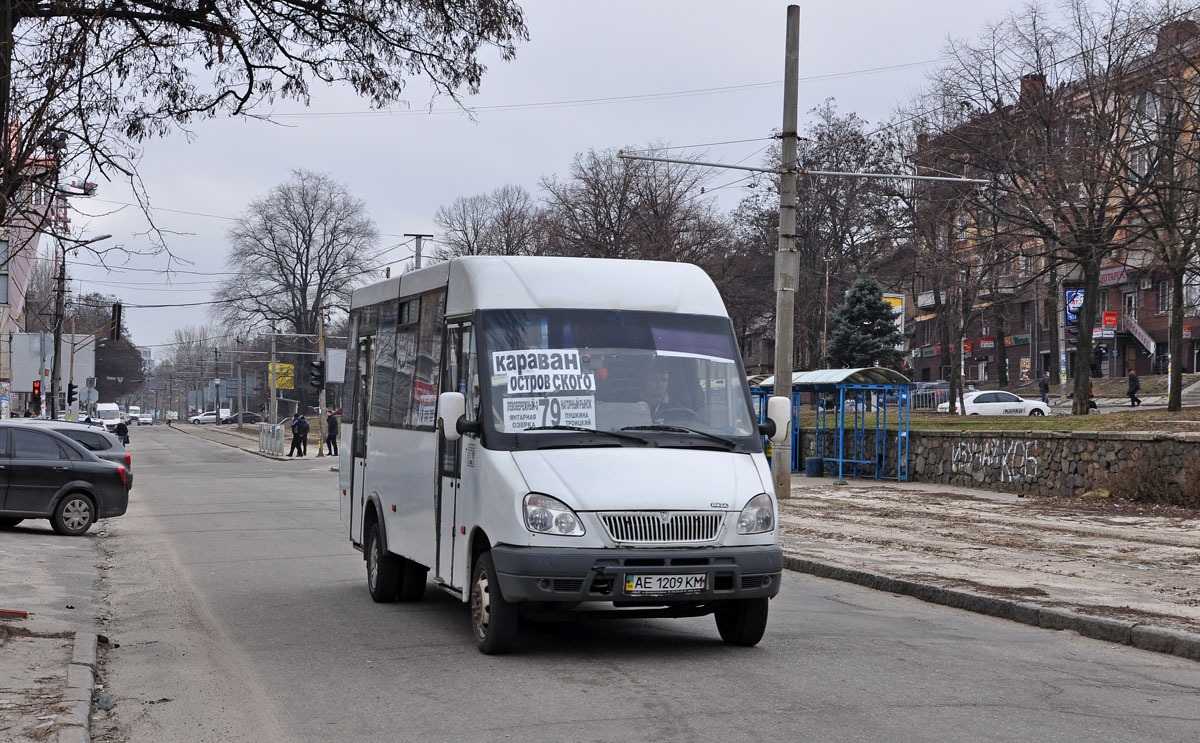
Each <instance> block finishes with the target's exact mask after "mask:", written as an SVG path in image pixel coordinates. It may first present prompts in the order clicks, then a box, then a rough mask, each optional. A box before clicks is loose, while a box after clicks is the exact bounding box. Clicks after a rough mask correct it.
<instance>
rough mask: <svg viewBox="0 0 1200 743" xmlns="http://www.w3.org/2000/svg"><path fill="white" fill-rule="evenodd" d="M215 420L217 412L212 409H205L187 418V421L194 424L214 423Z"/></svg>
mask: <svg viewBox="0 0 1200 743" xmlns="http://www.w3.org/2000/svg"><path fill="white" fill-rule="evenodd" d="M216 422H217V413H216V411H213V410H206V411H204V412H203V413H200V414H199V415H193V416H192V417H191V418H188V423H192V424H194V425H200V424H202V423H216Z"/></svg>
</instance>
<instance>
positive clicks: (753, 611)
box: [716, 597, 770, 647]
mask: <svg viewBox="0 0 1200 743" xmlns="http://www.w3.org/2000/svg"><path fill="white" fill-rule="evenodd" d="M768 602H770V599H769V598H765V597H764V598H757V599H734V600H731V601H725V602H722V605H721V607H720V608H718V609H717V611H716V618H717V631H718V632H720V633H721V639H722V640H724V641H725V642H726V643H728V644H729V645H742V646H744V647H750V646H752V645H757V644H758V641H759V640H761V639H762V637H763V633H764V632H766V631H767V611H768V608H769V607H768Z"/></svg>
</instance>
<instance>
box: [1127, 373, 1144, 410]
mask: <svg viewBox="0 0 1200 743" xmlns="http://www.w3.org/2000/svg"><path fill="white" fill-rule="evenodd" d="M1141 388H1142V383H1141V381H1140V380H1138V375H1137V372H1135V371H1131V372H1129V391H1128V392H1127V393H1126V394H1127V395H1129V407H1131V408H1136V407H1137V406H1139V405H1141V404H1142V401H1141V398H1139V397H1138V396H1137V393H1138V390H1140V389H1141Z"/></svg>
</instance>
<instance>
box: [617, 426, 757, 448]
mask: <svg viewBox="0 0 1200 743" xmlns="http://www.w3.org/2000/svg"><path fill="white" fill-rule="evenodd" d="M621 430H622V431H666V432H667V433H694V434H696V435H697V436H703V437H704V438H706V439H710V440H712V441H716V442H718V443H721V444H724V445H725V446H726V447H728V448H730V449H733V448H734V447H736V446H737V445H738V442H736V441H734V440H733V439H729V438H726V437H724V436H717V435H716V434H713V433H708V432H707V431H699V430H696V429H695V428H686V427H684V426H667V425H663V424H661V423H656V424H654V425H652V426H625V427H624V428H622V429H621Z"/></svg>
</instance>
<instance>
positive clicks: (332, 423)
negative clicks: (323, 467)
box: [325, 410, 338, 457]
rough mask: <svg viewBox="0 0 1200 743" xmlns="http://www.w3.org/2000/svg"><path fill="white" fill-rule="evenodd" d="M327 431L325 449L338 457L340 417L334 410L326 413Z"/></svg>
mask: <svg viewBox="0 0 1200 743" xmlns="http://www.w3.org/2000/svg"><path fill="white" fill-rule="evenodd" d="M325 431H326V433H325V450H326V452H327V453H328V454H329V456H331V457H336V456H337V453H338V448H337V437H338V419H337V416H336V415H334V414H333V411H332V410H330V411H329V412H328V413H326V414H325Z"/></svg>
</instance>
